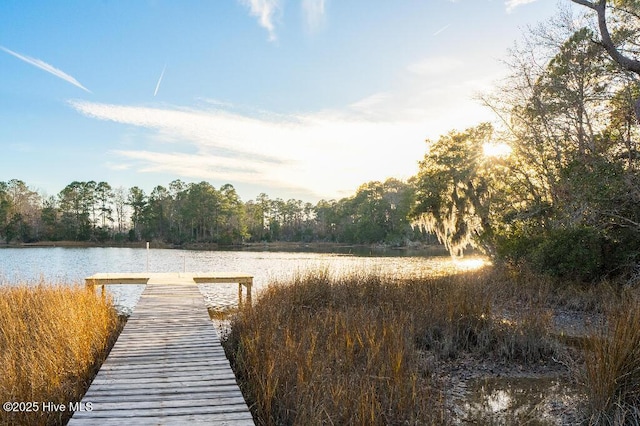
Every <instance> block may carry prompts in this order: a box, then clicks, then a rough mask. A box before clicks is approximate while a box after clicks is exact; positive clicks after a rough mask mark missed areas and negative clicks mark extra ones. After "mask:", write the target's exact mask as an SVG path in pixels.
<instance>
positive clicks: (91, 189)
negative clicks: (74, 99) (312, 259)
mask: <svg viewBox="0 0 640 426" xmlns="http://www.w3.org/2000/svg"><path fill="white" fill-rule="evenodd" d="M414 199H415V192H414V190H413V187H412V186H411V185H409V184H407V183H405V182H402V181H399V180H397V179H388V180H386V181H385V182H369V183H366V184H364V185H362V186H361V187H360V188H359V189H358V190H357V192H356V194H355V195H353V196H352V197H347V198H343V199H340V200H338V201H336V200H330V201H327V200H321V201H319V202H318V203H317V204H315V205H313V204H311V203H305V202H303V201H301V200H294V199H290V200H287V201H284V200H282V199H280V198H276V199H270V198H269V196H268V195H266V194H260V195H259V196H258V197H257V198H256V199H255V200H250V201H247V202H243V201H242V200H241V199H240V197H239V196H238V194H237V192H236V190H235V189H234V187H233V186H232V185H230V184H226V185H223V186H221V187H220V188H218V189H216V188H215V187H214V186H212V185H211V184H210V183H208V182H200V183H185V182H183V181H181V180H175V181H173V182H171V183H170V184H169V185H168V186H160V185H159V186H156V187H155V188H154V189H153V190H152V191H151V193H150V194H146V193H145V192H144V190H142V189H141V188H139V187H137V186H134V187H131V188H128V189H125V188H122V187H120V188H113V187H112V186H111V185H110V184H109V183H107V182H94V181H89V182H72V183H70V184H69V185H67V186H66V187H65V188H64V189H62V190H61V191H60V192H59V193H58V194H57V195H55V196H43V195H41V194H40V193H38V192H37V191H35V190H33V189H31V188H30V187H29V186H28V185H27V184H26V183H25V182H23V181H20V180H15V179H13V180H10V181H8V182H0V239H3V240H4V241H5V242H6V243H9V242H15V241H19V242H36V241H59V240H69V241H96V242H109V241H114V242H122V241H143V240H146V241H150V240H156V241H162V242H166V243H171V244H185V243H217V244H223V245H230V244H240V243H243V242H273V241H297V242H339V243H356V244H372V243H386V244H393V245H404V244H406V243H407V242H409V241H431V242H434V241H435V240H434V237H433V236H431V235H429V234H427V233H426V232H424V231H422V230H420V229H414V228H413V227H412V226H411V224H410V221H409V212H410V210H411V208H412V206H413V204H414Z"/></svg>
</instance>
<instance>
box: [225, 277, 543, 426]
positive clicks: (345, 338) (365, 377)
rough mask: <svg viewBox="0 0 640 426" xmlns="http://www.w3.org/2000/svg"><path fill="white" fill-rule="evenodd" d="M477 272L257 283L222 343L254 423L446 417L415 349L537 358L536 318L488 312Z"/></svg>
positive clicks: (486, 290)
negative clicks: (250, 302)
mask: <svg viewBox="0 0 640 426" xmlns="http://www.w3.org/2000/svg"><path fill="white" fill-rule="evenodd" d="M488 280H489V278H488V275H484V274H481V273H476V274H469V275H464V276H451V277H440V278H434V279H411V280H398V279H392V278H388V277H381V276H377V275H358V274H353V275H351V276H347V277H331V276H330V274H329V273H328V272H327V271H319V272H314V273H309V274H307V275H304V276H298V277H296V278H295V279H294V280H293V281H292V282H290V283H286V284H278V285H272V286H270V287H269V288H268V289H266V290H265V291H263V292H262V293H261V295H260V297H259V299H258V301H257V303H256V304H255V306H254V307H253V309H252V310H246V311H244V312H242V313H241V314H240V315H239V316H238V317H236V318H235V319H234V320H233V322H232V326H231V331H230V333H229V334H228V335H227V336H226V341H225V347H226V349H227V353H228V356H229V358H230V359H231V361H232V364H233V366H234V369H235V371H236V375H237V376H238V377H239V379H240V382H241V385H242V387H243V390H244V391H245V395H246V397H247V398H248V400H249V401H250V402H251V404H252V407H253V410H254V414H255V417H256V418H257V419H259V422H260V423H261V424H265V425H275V424H301V425H302V424H304V425H317V424H367V425H369V424H371V425H376V424H379V425H386V424H446V423H448V422H449V420H450V419H448V418H447V415H446V411H445V409H444V401H443V398H444V397H443V395H444V392H443V390H442V389H440V385H439V382H438V378H437V374H436V373H437V372H436V371H435V370H434V369H433V365H431V364H430V363H425V362H424V358H425V356H430V357H435V358H436V359H443V358H451V357H456V356H458V355H460V354H462V353H465V354H472V355H474V354H475V355H477V356H478V357H482V358H484V357H487V356H490V357H495V358H499V359H508V360H512V361H518V362H537V361H540V360H545V359H547V358H548V357H550V356H551V355H552V354H553V353H554V344H553V342H552V340H551V339H550V338H549V321H548V317H546V316H545V315H540V314H539V313H537V312H533V308H531V309H532V312H531V315H526V316H525V319H524V320H522V321H519V322H516V321H512V322H509V321H503V320H501V319H499V318H496V317H495V315H493V313H492V298H493V297H494V295H493V294H492V291H491V286H490V285H489V284H490V283H489V282H488Z"/></svg>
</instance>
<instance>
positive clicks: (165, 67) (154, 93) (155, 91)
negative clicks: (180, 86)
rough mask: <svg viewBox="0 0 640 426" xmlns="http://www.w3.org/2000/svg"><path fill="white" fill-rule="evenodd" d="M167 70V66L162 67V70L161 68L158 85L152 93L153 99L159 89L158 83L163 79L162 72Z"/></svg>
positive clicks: (158, 84)
mask: <svg viewBox="0 0 640 426" xmlns="http://www.w3.org/2000/svg"><path fill="white" fill-rule="evenodd" d="M166 69H167V65H166V64H165V65H164V68H162V72H161V73H160V78H159V79H158V83H157V84H156V90H154V91H153V97H155V96H156V95H157V94H158V89H160V83H162V77H164V72H165V70H166Z"/></svg>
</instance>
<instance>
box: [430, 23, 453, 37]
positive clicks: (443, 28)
mask: <svg viewBox="0 0 640 426" xmlns="http://www.w3.org/2000/svg"><path fill="white" fill-rule="evenodd" d="M450 26H451V24H447V25H445V26H444V27H442V28H440V29H439V30H438V31H436V32H435V33H433V35H434V36H437V35H438V34H440V33H442V32H444V31H446V30H447V29H448V28H449V27H450Z"/></svg>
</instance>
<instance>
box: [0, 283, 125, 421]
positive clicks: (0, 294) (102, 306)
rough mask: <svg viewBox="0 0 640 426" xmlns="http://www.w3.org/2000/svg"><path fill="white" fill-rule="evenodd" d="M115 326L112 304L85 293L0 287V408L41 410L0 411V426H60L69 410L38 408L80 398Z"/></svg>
mask: <svg viewBox="0 0 640 426" xmlns="http://www.w3.org/2000/svg"><path fill="white" fill-rule="evenodd" d="M118 325H119V320H118V316H117V314H116V312H115V310H114V309H113V306H112V304H111V302H110V301H109V300H104V299H103V298H101V297H100V296H96V294H94V293H93V292H90V291H87V290H86V289H85V288H83V287H77V286H76V287H70V286H62V285H60V286H47V285H37V286H27V285H23V286H13V287H0V366H1V367H0V368H1V371H0V402H2V403H4V402H38V403H39V404H40V407H39V409H38V410H37V411H34V412H27V413H21V412H7V411H5V410H1V411H0V424H2V425H46V424H49V425H51V424H64V422H65V421H66V419H67V418H68V417H69V415H70V413H69V411H68V410H67V411H65V412H43V408H42V403H43V402H53V403H56V404H65V405H66V406H67V407H68V403H69V402H70V401H79V400H80V399H81V398H82V395H83V394H84V392H85V390H86V388H87V387H88V384H89V383H90V381H91V379H92V377H93V375H95V372H96V370H97V368H99V366H100V365H101V363H102V361H103V360H104V358H105V357H106V352H107V350H108V348H109V347H110V346H111V344H112V343H113V341H114V340H115V338H116V337H117V330H118Z"/></svg>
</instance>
